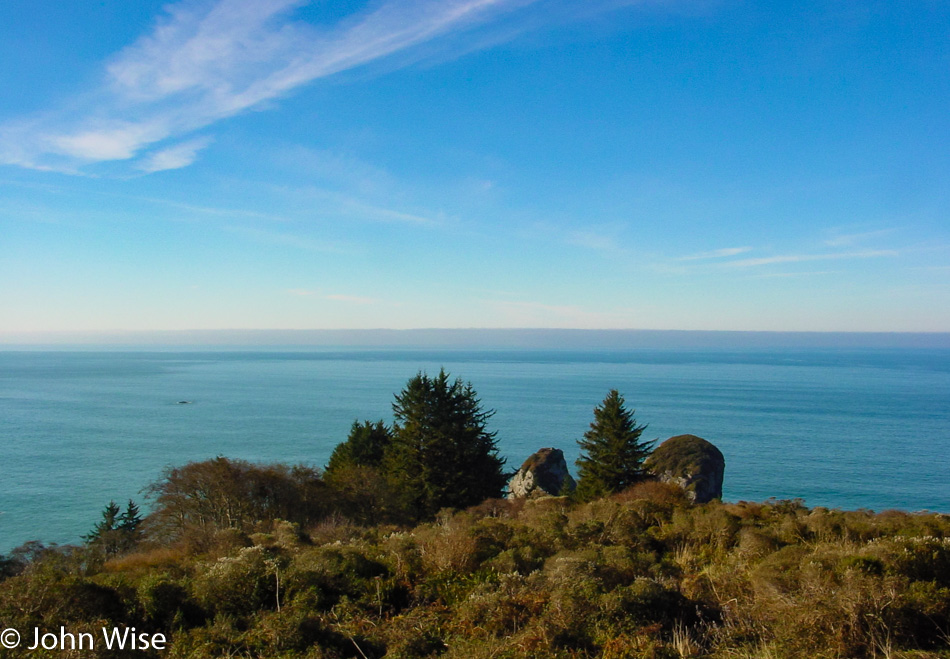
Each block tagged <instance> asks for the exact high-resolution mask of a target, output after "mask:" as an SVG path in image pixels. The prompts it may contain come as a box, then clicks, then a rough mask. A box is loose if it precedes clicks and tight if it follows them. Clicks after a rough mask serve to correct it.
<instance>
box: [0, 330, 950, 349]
mask: <svg viewBox="0 0 950 659" xmlns="http://www.w3.org/2000/svg"><path fill="white" fill-rule="evenodd" d="M97 346H101V347H116V348H120V347H189V346H190V347H221V348H228V347H230V348H236V349H246V348H253V347H269V348H273V347H288V348H290V347H323V348H333V347H340V348H357V347H366V348H370V347H372V348H519V349H531V348H537V349H556V348H566V349H571V348H576V349H597V348H603V349H638V348H772V347H776V348H778V347H790V348H794V347H801V348H823V347H828V348H843V347H844V348H846V347H851V348H950V332H874V331H868V332H861V331H823V330H807V331H780V330H676V329H664V330H657V329H566V328H414V329H386V328H376V329H306V330H301V329H234V330H226V329H224V330H222V329H200V330H115V331H98V330H89V331H70V330H60V331H39V332H19V331H18V332H4V331H0V350H2V349H11V348H13V349H17V348H43V347H47V348H51V349H56V348H60V349H61V348H68V347H83V348H88V347H97Z"/></svg>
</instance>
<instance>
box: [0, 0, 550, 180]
mask: <svg viewBox="0 0 950 659" xmlns="http://www.w3.org/2000/svg"><path fill="white" fill-rule="evenodd" d="M533 2H535V0H390V1H388V2H384V3H383V4H382V5H379V6H378V7H377V8H376V9H374V10H373V11H371V12H369V13H365V14H362V15H356V16H351V17H349V18H347V19H345V20H343V21H341V22H339V23H337V24H335V25H333V26H329V27H327V26H317V25H313V24H311V23H307V22H305V21H302V20H298V19H296V18H295V16H294V10H296V9H298V8H299V7H301V6H302V5H305V4H307V2H306V1H304V0H218V1H217V2H213V3H208V2H196V1H192V0H189V1H186V2H181V3H178V4H175V5H171V6H169V7H167V8H166V12H167V13H166V15H165V16H164V17H163V18H162V19H160V20H159V21H158V23H157V25H156V27H155V28H154V29H153V30H152V32H151V33H150V34H148V35H146V36H143V37H142V38H140V39H139V40H138V41H136V42H135V43H133V44H131V45H130V46H128V47H127V48H125V49H123V50H122V51H120V52H119V53H117V55H116V56H115V57H114V59H113V60H112V61H111V62H110V63H109V64H108V65H107V66H106V68H105V74H104V80H103V82H102V84H101V86H100V87H99V88H98V89H96V90H94V91H93V92H91V93H90V94H89V95H88V96H87V97H85V98H83V99H82V100H77V101H76V102H75V103H74V104H73V105H74V106H78V111H77V107H71V108H69V110H61V111H52V112H49V113H46V114H44V115H42V116H37V117H31V118H27V119H24V120H19V121H15V122H10V123H7V124H5V125H0V163H5V164H13V165H19V166H22V167H29V168H33V169H54V170H59V171H72V172H79V171H81V169H82V167H83V166H86V165H90V164H94V163H100V162H106V161H122V160H134V159H141V160H140V161H138V162H137V163H136V164H135V167H136V168H137V169H139V170H141V171H146V172H149V171H159V170H163V169H174V168H178V167H184V166H187V165H189V164H190V163H191V162H193V161H194V160H195V158H196V157H197V155H198V152H199V151H200V150H201V149H202V148H203V147H204V146H206V145H207V144H208V143H209V142H210V140H209V139H208V138H207V137H206V136H195V135H193V133H195V132H196V131H199V130H201V129H204V128H207V127H209V126H211V125H212V124H214V123H215V122H218V121H220V120H222V119H226V118H228V117H232V116H235V115H237V114H240V113H242V112H245V111H247V110H249V109H252V108H256V107H259V106H261V105H262V104H264V103H266V102H268V101H273V100H274V99H278V98H280V97H282V96H284V95H286V94H288V93H289V92H291V91H292V90H294V89H296V88H298V87H300V86H302V85H305V84H307V83H310V82H312V81H314V80H317V79H319V78H324V77H326V76H330V75H333V74H335V73H340V72H342V71H346V70H350V69H353V68H356V67H359V66H361V65H364V64H368V63H370V62H373V61H374V60H379V59H381V58H384V57H386V56H389V55H393V54H395V53H398V52H400V51H404V50H407V49H409V48H411V47H413V46H416V45H419V44H422V43H424V42H427V41H431V40H433V39H435V38H438V37H440V36H443V35H447V34H449V33H451V32H455V31H461V30H464V29H466V28H470V27H472V26H474V25H476V24H479V23H482V22H486V21H489V20H491V19H493V18H495V17H496V16H498V15H500V14H502V13H504V12H508V11H511V10H513V9H515V8H517V7H522V6H525V5H528V4H531V3H533ZM154 147H158V149H157V150H156V151H155V152H152V153H150V150H151V149H152V148H154Z"/></svg>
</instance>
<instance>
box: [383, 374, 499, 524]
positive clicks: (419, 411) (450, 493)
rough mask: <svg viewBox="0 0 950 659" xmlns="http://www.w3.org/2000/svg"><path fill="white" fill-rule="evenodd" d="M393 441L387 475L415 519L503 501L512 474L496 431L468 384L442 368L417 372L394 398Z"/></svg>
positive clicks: (388, 456)
mask: <svg viewBox="0 0 950 659" xmlns="http://www.w3.org/2000/svg"><path fill="white" fill-rule="evenodd" d="M393 414H394V416H395V420H396V421H395V424H394V427H393V438H392V443H391V444H390V447H389V450H388V451H387V452H386V457H385V460H384V472H385V474H386V477H387V478H388V479H389V480H390V482H391V483H392V484H393V487H394V488H395V489H396V491H397V492H398V493H399V497H400V500H401V502H402V504H403V505H404V507H405V509H406V510H407V511H408V512H409V513H410V514H411V515H412V516H413V517H415V518H417V519H425V518H430V517H432V516H433V515H435V513H436V512H438V511H439V510H440V509H442V508H465V507H468V506H473V505H476V504H479V503H481V502H482V501H484V500H485V499H489V498H492V497H500V496H501V495H502V492H503V491H504V487H505V484H506V483H507V480H508V475H507V474H506V473H505V472H504V471H503V467H504V463H505V461H504V459H502V458H501V457H499V456H498V450H497V447H496V443H495V433H494V432H489V431H488V429H487V425H486V424H487V421H488V419H490V418H491V416H492V415H493V414H494V411H485V410H483V409H482V407H481V402H480V401H479V399H478V397H477V396H476V394H475V391H474V389H472V385H471V384H470V383H463V382H462V380H461V379H456V380H455V381H451V380H449V376H448V374H447V373H446V372H445V371H444V370H442V371H440V372H439V374H438V375H437V376H436V377H434V378H430V377H429V376H428V375H426V374H424V373H419V374H418V375H417V376H416V377H414V378H412V379H410V380H409V382H408V383H407V384H406V386H405V388H404V389H403V390H402V391H401V392H400V393H399V394H397V395H396V400H395V402H394V403H393Z"/></svg>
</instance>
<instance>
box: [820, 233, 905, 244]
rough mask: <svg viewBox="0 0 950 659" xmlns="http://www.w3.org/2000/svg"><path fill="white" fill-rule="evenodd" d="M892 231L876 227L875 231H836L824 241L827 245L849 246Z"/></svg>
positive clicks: (880, 236) (881, 236)
mask: <svg viewBox="0 0 950 659" xmlns="http://www.w3.org/2000/svg"><path fill="white" fill-rule="evenodd" d="M893 232H894V229H878V230H876V231H862V232H860V233H836V234H835V235H834V236H832V237H831V238H829V239H827V240H826V241H825V245H827V246H828V247H850V246H851V245H855V244H857V243H863V242H866V241H868V240H873V239H875V238H883V237H884V236H887V235H889V234H891V233H893Z"/></svg>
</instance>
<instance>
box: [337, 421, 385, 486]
mask: <svg viewBox="0 0 950 659" xmlns="http://www.w3.org/2000/svg"><path fill="white" fill-rule="evenodd" d="M391 441H392V432H391V431H390V429H389V428H388V427H387V426H386V424H385V423H383V422H382V421H381V420H380V421H377V422H376V423H372V422H371V421H364V422H363V423H359V422H358V421H354V422H353V426H352V427H351V428H350V434H349V436H348V437H347V438H346V441H345V442H343V443H342V444H337V446H336V448H335V449H333V453H332V454H331V455H330V461H329V462H328V463H327V466H326V469H325V472H326V475H327V477H329V478H332V475H333V474H334V473H338V472H339V471H340V470H341V469H343V468H345V467H372V468H374V469H375V468H378V467H379V466H380V465H381V464H382V462H383V454H384V453H385V451H386V448H387V447H388V446H389V443H390V442H391Z"/></svg>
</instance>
